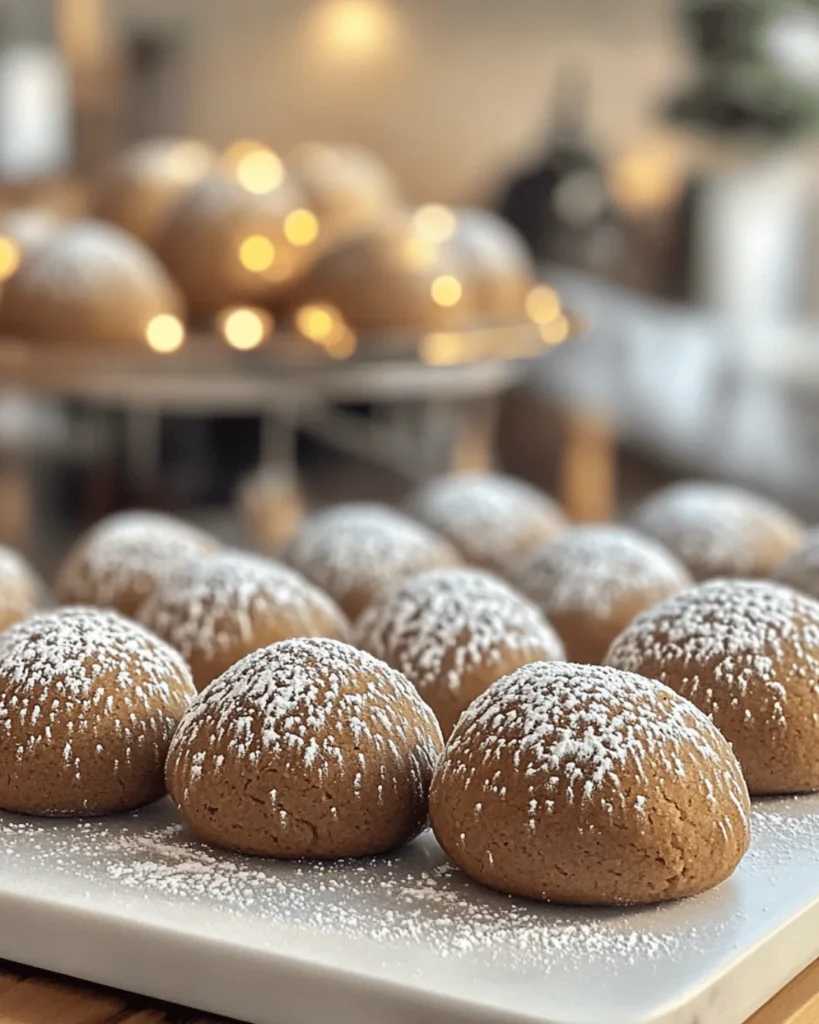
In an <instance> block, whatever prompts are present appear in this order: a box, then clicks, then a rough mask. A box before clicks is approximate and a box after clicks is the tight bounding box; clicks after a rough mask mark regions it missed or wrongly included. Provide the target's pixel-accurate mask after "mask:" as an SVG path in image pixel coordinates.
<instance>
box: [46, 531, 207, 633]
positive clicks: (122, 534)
mask: <svg viewBox="0 0 819 1024" xmlns="http://www.w3.org/2000/svg"><path fill="white" fill-rule="evenodd" d="M218 548H219V543H218V541H217V540H216V539H215V538H214V537H211V536H210V534H208V533H205V532H204V531H203V530H199V529H197V528H196V527H195V526H191V525H190V524H189V523H186V522H184V521H183V520H181V519H176V518H175V517H174V516H168V515H164V514H163V513H161V512H144V511H130V512H117V513H115V514H114V515H111V516H107V517H106V518H105V519H101V520H100V521H99V522H98V523H97V524H96V525H94V526H92V527H91V529H90V530H88V531H86V533H84V534H83V535H82V536H81V537H80V538H79V540H78V541H77V542H76V543H75V545H74V547H73V548H72V549H71V550H70V551H69V553H68V554H67V555H66V557H65V560H64V561H63V564H62V566H61V567H60V570H59V572H58V574H57V580H56V584H55V586H56V590H57V598H58V600H59V601H60V602H61V603H62V604H92V605H100V606H102V607H110V608H116V609H117V610H118V611H120V612H122V614H123V615H130V616H133V615H135V614H136V612H137V610H138V609H139V607H140V605H141V604H142V603H143V601H145V599H146V598H147V597H148V596H149V595H150V594H151V593H152V592H153V590H154V588H155V587H156V585H157V583H158V582H159V581H160V580H163V579H166V578H167V577H168V576H170V575H171V574H172V573H174V572H175V571H176V570H177V569H180V568H182V567H183V566H184V565H185V564H186V563H188V562H190V561H195V560H196V559H199V558H203V557H204V556H205V555H208V554H211V553H212V552H214V551H216V550H217V549H218Z"/></svg>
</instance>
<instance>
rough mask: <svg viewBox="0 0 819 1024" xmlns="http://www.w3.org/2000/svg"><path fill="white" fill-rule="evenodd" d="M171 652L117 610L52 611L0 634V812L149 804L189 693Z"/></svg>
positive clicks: (108, 809) (80, 811)
mask: <svg viewBox="0 0 819 1024" xmlns="http://www.w3.org/2000/svg"><path fill="white" fill-rule="evenodd" d="M195 692H196V691H195V690H194V687H193V682H192V680H191V676H190V672H189V671H188V667H187V665H185V663H184V661H183V660H182V658H181V656H180V655H179V654H178V653H177V652H176V651H175V650H173V648H172V647H169V646H168V645H167V644H165V643H164V642H163V641H162V640H159V639H158V638H157V637H155V636H152V635H151V634H150V633H149V632H148V631H147V630H145V629H143V628H142V627H141V626H138V625H137V624H136V623H134V622H130V621H129V620H128V619H125V618H123V617H122V616H120V615H118V614H117V613H116V612H111V611H103V610H100V609H97V608H83V607H73V608H60V609H57V610H56V611H50V612H43V613H41V614H39V615H35V616H33V617H32V618H30V619H27V620H26V621H25V622H20V623H18V624H17V625H16V626H12V627H11V629H9V630H8V631H7V632H6V633H4V634H3V635H2V637H0V722H2V724H3V729H2V736H3V740H2V743H0V807H2V808H3V809H4V810H7V811H15V812H17V813H21V814H43V815H84V814H89V815H91V814H114V813H117V812H120V811H127V810H131V809H133V808H135V807H141V806H142V805H143V804H147V803H150V802H152V801H153V800H158V799H159V797H161V796H162V795H163V794H164V792H165V782H164V774H163V769H164V765H165V757H166V755H167V753H168V746H169V744H170V741H171V736H172V735H173V733H174V730H175V729H176V726H177V724H178V722H179V720H180V718H181V717H182V714H183V712H184V711H185V709H186V708H187V706H188V704H189V703H190V702H191V700H192V699H193V697H194V695H195Z"/></svg>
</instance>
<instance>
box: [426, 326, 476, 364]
mask: <svg viewBox="0 0 819 1024" xmlns="http://www.w3.org/2000/svg"><path fill="white" fill-rule="evenodd" d="M418 355H419V356H420V357H421V362H423V363H426V364H427V366H453V365H454V364H456V363H461V362H463V361H464V360H465V359H466V358H467V343H466V341H465V339H464V337H463V335H461V334H456V333H454V332H452V331H433V332H432V333H431V334H425V335H424V337H423V338H422V339H421V341H420V344H419V346H418Z"/></svg>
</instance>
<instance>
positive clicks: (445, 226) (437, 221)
mask: <svg viewBox="0 0 819 1024" xmlns="http://www.w3.org/2000/svg"><path fill="white" fill-rule="evenodd" d="M412 223H413V226H414V227H415V230H416V231H417V232H418V234H419V235H420V236H421V238H423V239H424V240H425V241H427V242H432V243H433V244H434V245H442V244H443V243H444V242H448V241H449V240H450V238H452V236H453V235H454V234H455V229H456V228H457V226H458V219H457V217H456V216H455V214H454V212H453V211H452V210H450V208H449V207H448V206H442V205H441V204H440V203H428V204H427V205H426V206H419V207H418V209H417V210H416V211H415V213H414V214H413V216H412Z"/></svg>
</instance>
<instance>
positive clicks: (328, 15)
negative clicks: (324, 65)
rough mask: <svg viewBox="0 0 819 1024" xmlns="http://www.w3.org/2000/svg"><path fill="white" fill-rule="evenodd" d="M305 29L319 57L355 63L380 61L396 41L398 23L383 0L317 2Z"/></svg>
mask: <svg viewBox="0 0 819 1024" xmlns="http://www.w3.org/2000/svg"><path fill="white" fill-rule="evenodd" d="M307 28H308V33H309V38H310V41H311V42H312V44H313V46H314V48H315V49H316V51H317V52H318V55H319V56H320V57H323V58H325V59H336V60H343V61H350V62H354V63H356V62H365V61H371V60H374V59H376V58H377V59H380V60H383V59H384V58H385V57H386V56H387V55H388V53H389V51H390V50H392V49H393V47H394V45H395V43H396V42H397V40H398V36H399V34H400V21H399V18H398V13H397V11H396V10H395V8H394V7H393V6H392V4H391V3H389V2H387V0H319V2H318V3H314V4H313V5H312V6H311V8H310V13H309V21H308V25H307Z"/></svg>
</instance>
